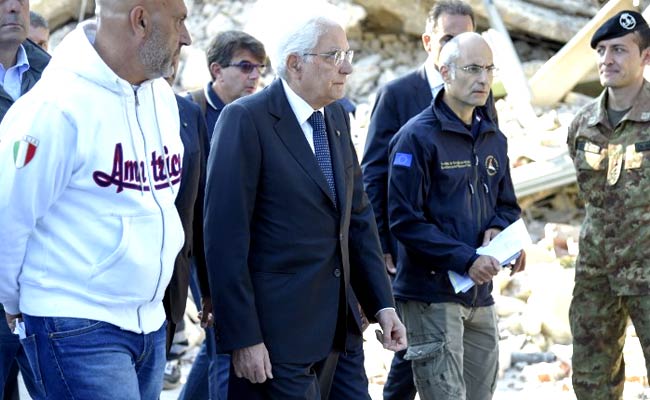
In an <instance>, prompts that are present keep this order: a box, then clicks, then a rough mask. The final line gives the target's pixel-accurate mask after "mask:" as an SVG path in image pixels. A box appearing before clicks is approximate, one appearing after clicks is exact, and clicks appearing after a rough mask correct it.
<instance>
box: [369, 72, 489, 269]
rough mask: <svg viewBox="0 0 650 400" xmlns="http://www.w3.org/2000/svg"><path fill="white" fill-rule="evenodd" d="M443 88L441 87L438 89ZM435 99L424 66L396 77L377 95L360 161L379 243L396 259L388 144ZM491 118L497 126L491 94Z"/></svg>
mask: <svg viewBox="0 0 650 400" xmlns="http://www.w3.org/2000/svg"><path fill="white" fill-rule="evenodd" d="M440 88H442V85H441V86H440V87H439V88H438V89H440ZM432 100H433V97H432V94H431V88H430V87H429V80H428V79H427V74H426V72H425V68H424V65H423V66H421V67H420V68H418V69H417V70H415V71H413V72H410V73H408V74H406V75H404V76H402V77H400V78H397V79H395V80H393V81H391V82H389V83H387V84H386V85H385V86H383V87H382V88H381V89H380V90H379V91H378V92H377V98H376V100H375V105H374V106H373V109H372V115H371V116H370V126H369V127H368V136H367V138H366V144H365V150H364V153H363V159H362V161H361V170H362V171H363V184H364V187H365V189H366V193H367V194H368V198H369V199H370V203H371V204H372V209H373V211H374V213H375V218H376V219H377V229H378V230H379V240H380V242H381V247H382V250H383V252H384V253H390V254H391V255H392V256H393V259H394V258H395V256H396V255H397V248H396V242H395V240H394V238H393V237H392V236H391V234H390V231H389V228H388V144H389V143H390V140H391V139H392V138H393V136H394V135H395V133H397V131H398V130H399V129H400V128H401V127H402V126H403V125H404V124H406V122H407V121H408V120H409V119H411V118H412V117H414V116H415V115H417V114H419V113H420V112H422V110H424V109H425V108H426V107H427V106H429V105H430V104H431V101H432ZM487 105H488V108H487V109H488V112H489V114H488V115H489V117H490V118H491V119H492V120H493V121H495V122H497V123H498V120H497V112H496V109H495V108H494V99H493V97H492V92H490V97H489V98H488V101H487Z"/></svg>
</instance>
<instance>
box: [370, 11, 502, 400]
mask: <svg viewBox="0 0 650 400" xmlns="http://www.w3.org/2000/svg"><path fill="white" fill-rule="evenodd" d="M475 28H476V25H475V22H474V12H473V10H472V7H471V6H470V5H469V4H467V3H465V2H464V1H461V0H441V1H437V2H436V3H435V4H434V5H433V7H431V10H430V11H429V15H428V17H427V20H426V26H425V29H424V32H423V33H422V45H423V47H424V50H425V51H426V52H427V54H428V57H427V59H426V61H425V62H424V64H423V65H422V66H421V67H420V68H418V69H417V70H415V71H413V72H411V73H409V74H406V75H404V76H403V77H400V78H398V79H395V80H393V81H391V82H389V83H388V84H386V85H385V86H384V87H382V88H381V89H380V90H379V92H378V93H377V98H376V100H375V105H374V107H373V110H372V115H371V117H370V126H369V127H368V136H367V139H366V144H365V150H364V154H363V160H362V162H361V169H362V170H363V182H364V186H365V189H366V192H367V193H368V198H369V199H370V202H371V203H372V208H373V210H374V212H375V218H376V219H377V228H378V230H379V240H380V241H381V245H382V250H383V252H384V260H385V263H386V270H387V271H388V272H389V273H390V274H395V272H396V270H395V266H396V265H397V243H396V242H395V238H394V237H393V236H392V235H391V233H390V230H389V229H388V208H387V201H388V143H389V142H390V140H391V138H392V137H393V136H394V135H395V133H396V132H397V131H398V130H399V129H400V128H401V127H402V126H403V125H404V124H405V123H406V122H407V121H408V120H409V119H410V118H412V117H413V116H415V115H416V114H418V113H419V112H421V111H422V110H424V109H425V108H426V107H427V106H429V105H430V104H431V100H432V99H433V95H434V93H435V92H437V91H438V90H440V87H441V85H442V83H443V81H442V76H441V75H440V72H439V71H438V56H439V55H440V49H441V48H442V46H443V45H444V44H445V43H447V42H448V41H449V40H450V39H451V38H453V37H454V36H456V35H458V34H460V33H463V32H471V31H473V30H474V29H475ZM488 104H489V107H490V109H489V111H490V117H491V118H493V119H494V121H495V122H496V121H497V116H496V110H494V100H493V99H492V96H491V95H490V97H489V99H488ZM403 357H404V352H398V353H395V356H394V357H393V362H392V364H391V367H390V372H389V374H388V378H387V380H386V385H385V386H384V400H413V399H414V398H415V393H416V391H415V387H414V385H413V373H412V372H411V363H410V362H408V361H406V360H404V358H403Z"/></svg>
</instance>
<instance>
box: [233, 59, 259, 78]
mask: <svg viewBox="0 0 650 400" xmlns="http://www.w3.org/2000/svg"><path fill="white" fill-rule="evenodd" d="M226 67H237V68H239V70H240V71H241V72H243V73H245V74H250V73H251V72H253V70H254V69H255V68H257V70H258V71H259V72H260V75H261V74H263V73H264V72H266V64H254V63H252V62H250V61H240V62H238V63H237V64H228V65H226Z"/></svg>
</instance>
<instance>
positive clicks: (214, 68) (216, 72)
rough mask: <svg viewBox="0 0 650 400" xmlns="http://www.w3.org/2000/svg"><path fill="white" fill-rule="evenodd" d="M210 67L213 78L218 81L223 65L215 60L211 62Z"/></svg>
mask: <svg viewBox="0 0 650 400" xmlns="http://www.w3.org/2000/svg"><path fill="white" fill-rule="evenodd" d="M208 68H209V69H210V76H212V80H213V81H216V80H217V79H218V78H221V71H222V68H221V65H219V64H218V63H216V62H213V63H211V64H210V66H209V67H208Z"/></svg>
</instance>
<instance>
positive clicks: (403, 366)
mask: <svg viewBox="0 0 650 400" xmlns="http://www.w3.org/2000/svg"><path fill="white" fill-rule="evenodd" d="M397 312H398V314H399V308H398V310H397ZM399 317H400V319H401V320H402V321H404V318H402V316H401V315H400V316H399ZM404 354H406V350H402V351H398V352H396V353H395V355H393V361H392V362H391V364H390V371H388V377H387V378H386V384H385V385H384V400H414V399H415V395H416V394H417V390H416V389H415V382H413V370H412V369H411V362H410V361H409V360H405V359H404Z"/></svg>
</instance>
